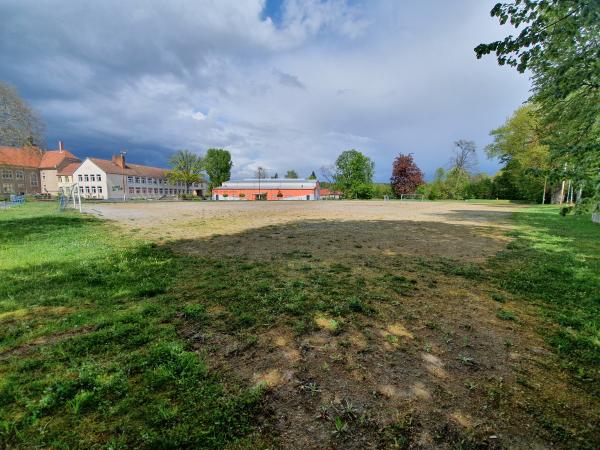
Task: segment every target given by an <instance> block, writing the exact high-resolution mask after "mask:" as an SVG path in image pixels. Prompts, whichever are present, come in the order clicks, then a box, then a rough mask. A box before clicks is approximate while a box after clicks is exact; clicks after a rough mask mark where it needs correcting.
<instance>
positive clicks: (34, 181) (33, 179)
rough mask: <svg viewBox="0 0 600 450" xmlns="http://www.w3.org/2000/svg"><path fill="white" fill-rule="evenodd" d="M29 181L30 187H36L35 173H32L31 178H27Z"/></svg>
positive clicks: (36, 178)
mask: <svg viewBox="0 0 600 450" xmlns="http://www.w3.org/2000/svg"><path fill="white" fill-rule="evenodd" d="M29 180H30V181H31V185H32V186H37V185H38V176H37V173H32V174H31V177H30V178H29Z"/></svg>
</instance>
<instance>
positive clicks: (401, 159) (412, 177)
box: [390, 153, 425, 196]
mask: <svg viewBox="0 0 600 450" xmlns="http://www.w3.org/2000/svg"><path fill="white" fill-rule="evenodd" d="M424 182H425V181H424V180H423V172H421V169H419V167H418V166H417V165H416V164H415V162H414V160H413V156H412V153H409V154H407V155H403V154H402V153H400V154H399V155H398V156H396V159H394V163H393V165H392V177H391V178H390V184H391V186H392V190H393V191H394V194H396V195H397V196H400V195H402V194H413V193H414V192H415V191H416V189H417V187H419V186H420V185H422V184H423V183H424Z"/></svg>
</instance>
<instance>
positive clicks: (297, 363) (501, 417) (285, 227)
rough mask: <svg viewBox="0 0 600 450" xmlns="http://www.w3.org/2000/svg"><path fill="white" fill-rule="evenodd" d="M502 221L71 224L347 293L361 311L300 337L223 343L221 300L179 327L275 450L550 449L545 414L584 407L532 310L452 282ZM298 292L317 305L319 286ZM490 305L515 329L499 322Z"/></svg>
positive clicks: (396, 218) (338, 215) (372, 216)
mask: <svg viewBox="0 0 600 450" xmlns="http://www.w3.org/2000/svg"><path fill="white" fill-rule="evenodd" d="M516 208H518V206H514V205H493V204H474V203H463V202H405V203H401V202H396V201H387V202H384V201H369V202H358V201H352V202H347V201H322V202H279V203H275V202H274V203H254V202H252V203H249V202H248V203H241V202H240V203H233V202H231V203H226V202H223V203H214V202H205V203H200V202H198V203H150V204H128V205H121V204H94V205H88V206H86V211H88V212H91V213H93V214H96V215H98V216H101V217H103V218H105V219H109V220H113V221H116V222H117V223H118V224H120V225H121V226H124V227H125V228H124V230H125V232H126V233H131V235H132V237H133V236H135V237H136V238H140V237H141V238H144V239H154V240H156V241H158V242H163V243H165V244H167V245H169V246H171V247H172V248H173V249H174V250H175V251H176V252H180V253H182V254H187V255H194V256H200V257H206V258H210V259H211V260H213V261H224V262H226V264H225V266H228V265H231V266H233V265H234V264H236V262H238V261H256V262H257V263H260V264H267V265H268V266H269V267H275V268H276V269H274V270H275V272H271V273H270V275H269V276H270V278H269V279H268V282H269V286H268V287H267V288H266V290H265V293H266V294H269V293H271V292H276V291H277V289H279V287H278V286H279V285H282V284H285V285H289V286H294V285H295V283H299V284H298V285H304V286H308V285H307V284H306V283H312V281H313V280H317V281H318V280H319V277H318V276H317V277H316V278H314V277H313V278H310V276H306V275H305V273H306V272H303V271H306V270H313V272H312V274H314V273H315V271H316V272H317V273H323V274H327V276H328V277H329V279H330V280H333V282H332V284H330V285H329V286H330V287H329V288H326V287H324V288H323V292H325V294H324V295H326V296H328V295H337V289H338V288H337V287H336V286H343V287H344V288H346V289H347V287H348V286H353V283H358V284H356V286H357V287H356V293H357V295H359V296H360V297H361V298H363V299H364V301H365V302H366V304H368V305H370V306H369V307H370V308H371V310H370V312H369V313H368V314H365V313H362V314H351V315H350V316H345V317H342V316H334V315H331V314H321V313H318V312H308V313H306V315H308V320H309V321H311V323H310V324H309V325H308V326H307V327H306V329H304V330H303V331H302V332H298V330H297V329H295V328H294V327H296V325H294V324H295V323H296V322H294V321H293V320H292V319H290V317H284V316H281V317H280V316H278V315H274V316H269V317H270V318H269V319H268V320H266V321H265V325H261V326H256V327H255V328H253V329H252V332H251V334H250V335H249V334H248V333H247V332H239V331H230V330H231V328H230V323H231V322H232V321H235V320H236V317H235V312H234V309H235V308H234V307H235V299H228V300H227V302H226V303H223V302H221V303H218V302H216V303H214V304H213V305H212V306H210V308H209V314H210V323H211V327H210V329H208V330H207V329H206V327H205V326H204V325H202V326H200V325H198V324H195V323H194V322H193V321H191V322H188V323H186V324H185V325H184V326H183V327H182V330H181V334H182V336H184V337H185V338H186V339H188V340H189V342H190V345H191V347H192V348H195V349H196V350H197V351H198V352H199V353H200V354H202V355H207V354H208V355H209V358H208V361H209V364H210V365H211V366H212V367H213V368H215V369H216V370H218V371H220V372H221V373H225V374H229V375H230V376H232V377H233V378H234V379H236V380H238V381H241V383H245V384H247V385H248V386H251V385H258V384H262V385H265V386H267V387H268V396H267V400H266V407H265V417H264V418H262V419H261V420H262V422H263V423H264V433H265V434H267V435H268V436H271V437H274V439H275V443H276V444H275V446H276V447H277V448H290V449H293V448H556V447H562V446H561V445H558V446H557V445H555V444H554V443H553V441H552V439H553V437H552V434H551V433H549V432H548V431H547V429H548V428H549V426H548V423H550V424H551V425H550V428H551V429H553V427H554V428H556V429H561V428H560V427H561V426H563V425H564V424H562V423H561V417H562V416H561V415H562V414H564V412H561V410H560V408H564V410H562V411H566V410H568V411H569V414H570V415H571V418H572V417H578V416H581V417H582V418H581V422H582V423H584V421H585V420H588V419H586V411H587V410H588V409H589V408H590V406H589V405H588V404H586V401H584V400H582V401H579V399H580V398H581V399H582V398H583V397H580V396H579V394H578V393H577V392H572V390H571V389H570V387H569V385H568V381H567V380H566V378H565V376H564V373H562V372H561V371H560V369H559V368H558V367H557V364H556V362H554V361H553V360H552V358H551V352H550V351H549V350H548V348H547V346H545V344H544V343H543V341H542V340H541V338H540V337H539V336H538V335H537V334H536V333H535V331H534V330H535V329H536V327H539V326H540V323H539V322H538V318H537V317H536V314H535V311H534V310H533V309H532V308H531V307H529V306H526V305H523V304H521V303H519V302H513V301H511V299H510V298H506V299H504V300H503V301H502V304H500V303H499V302H498V301H495V300H494V299H493V296H494V293H495V292H496V288H494V287H493V286H491V285H489V284H486V282H484V281H479V280H478V279H477V278H476V277H472V278H471V277H469V276H466V277H465V276H462V275H460V276H457V275H456V273H458V272H457V271H460V270H463V269H462V267H467V269H466V270H470V269H468V268H469V267H475V268H476V267H478V266H479V265H481V264H483V263H484V262H485V260H486V259H487V258H490V257H493V256H494V255H495V254H496V252H498V251H500V250H502V249H503V248H505V246H506V244H507V242H508V240H509V239H508V238H507V236H506V231H507V230H509V229H510V228H511V222H510V220H509V216H510V214H511V213H512V212H513V211H515V210H516ZM227 261H229V264H227ZM243 269H245V268H243ZM236 270H237V269H236ZM455 272H456V273H455ZM309 274H310V272H309ZM228 276H231V275H228ZM257 276H258V277H261V276H262V275H261V274H260V273H259V274H258V275H257ZM230 279H231V280H232V283H233V279H232V278H230ZM265 282H266V281H265ZM218 283H219V281H218V280H217V284H218ZM225 283H227V281H225ZM286 283H287V284H286ZM302 283H305V284H302ZM324 286H327V285H324ZM331 286H333V287H331ZM249 288H250V286H249ZM219 289H220V288H219ZM302 289H305V290H307V291H309V290H310V289H312V290H313V291H311V292H315V293H316V294H315V295H319V294H318V293H319V289H321V288H319V287H318V286H317V287H315V286H312V285H310V288H308V287H307V288H302ZM302 289H301V290H302ZM327 289H328V290H327ZM339 289H342V287H340V288H339ZM217 292H218V291H217ZM343 295H345V294H343ZM189 296H190V297H191V298H195V297H198V298H204V299H206V300H205V301H208V302H209V305H210V302H211V300H210V293H208V292H206V289H205V288H198V287H197V286H196V285H194V283H193V282H191V284H190V288H189ZM282 301H287V299H283V300H282ZM228 308H234V309H232V310H228ZM257 308H258V306H257ZM505 308H507V309H509V310H511V311H513V312H515V313H516V314H517V316H518V320H501V318H499V316H498V314H499V312H500V311H501V310H502V309H505ZM257 311H258V310H257ZM257 314H261V313H260V312H257ZM296 314H299V315H302V314H303V313H302V312H296ZM272 317H275V318H274V319H273V318H272ZM294 320H295V319H294ZM302 320H307V318H306V317H304V318H303V319H302ZM555 405H559V406H555ZM564 426H565V427H566V426H567V425H564ZM258 439H259V440H258V441H257V442H259V443H260V442H262V441H261V439H262V438H258ZM268 442H271V441H270V440H268ZM259 443H257V444H256V447H260V446H261V445H259ZM577 444H578V445H579V444H581V443H577ZM269 445H270V444H269Z"/></svg>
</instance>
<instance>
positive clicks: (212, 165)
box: [204, 148, 233, 191]
mask: <svg viewBox="0 0 600 450" xmlns="http://www.w3.org/2000/svg"><path fill="white" fill-rule="evenodd" d="M232 166H233V163H232V162H231V154H230V153H229V152H228V151H227V150H224V149H221V148H209V149H208V150H207V151H206V156H205V157H204V169H205V170H206V174H207V175H208V178H209V182H208V188H209V189H210V190H211V191H212V190H213V188H215V187H218V186H221V185H222V184H223V182H225V181H228V180H229V179H230V178H231V167H232Z"/></svg>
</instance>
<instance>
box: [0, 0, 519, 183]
mask: <svg viewBox="0 0 600 450" xmlns="http://www.w3.org/2000/svg"><path fill="white" fill-rule="evenodd" d="M495 2H496V0H491V1H487V0H456V1H447V0H426V1H419V2H416V1H401V0H171V1H168V2H167V1H164V0H103V1H91V0H2V1H0V17H2V18H3V26H2V27H1V28H0V80H2V81H4V82H8V83H10V84H12V85H14V86H15V87H16V88H17V89H18V91H19V93H20V94H21V96H22V97H23V98H25V99H26V100H27V101H28V102H29V103H30V104H31V105H32V107H33V108H34V109H35V110H36V111H37V112H38V113H39V115H40V116H41V118H42V119H43V121H44V122H45V123H46V129H47V132H46V140H47V143H48V147H49V148H56V147H57V141H58V140H59V139H60V140H63V141H64V142H65V147H66V148H67V149H69V150H71V151H72V152H74V153H75V154H76V155H77V156H79V157H81V158H84V157H86V156H96V157H104V158H110V156H111V155H112V154H116V153H118V152H119V151H121V150H126V151H127V158H128V160H129V161H131V162H136V163H140V164H149V165H158V166H165V165H166V164H167V161H168V159H169V156H170V155H171V154H172V153H173V152H175V151H177V150H180V149H188V150H190V151H193V152H196V153H200V154H202V153H204V152H205V151H206V150H207V149H208V148H226V149H228V150H229V151H230V152H231V154H232V159H233V163H234V167H233V177H234V178H242V177H248V176H252V175H253V173H254V171H255V170H256V168H257V167H258V166H262V167H265V168H266V169H267V171H268V172H269V173H270V174H274V173H276V172H277V173H279V175H280V176H281V175H282V174H284V173H285V172H286V171H287V170H288V169H294V170H296V171H297V172H298V173H299V174H300V176H307V175H309V174H310V172H311V171H313V170H314V171H315V172H316V173H317V175H320V169H321V167H329V166H332V165H333V163H334V162H335V159H336V158H337V156H338V155H339V154H340V153H341V152H342V151H344V150H348V149H352V148H354V149H357V150H360V151H362V152H363V153H365V154H366V155H368V156H369V157H370V158H371V159H372V160H373V161H374V162H375V180H376V181H382V182H383V181H388V180H389V177H390V172H391V165H392V162H393V159H394V157H395V156H396V155H397V154H398V153H413V155H414V158H415V161H416V162H417V164H418V165H419V167H421V169H422V170H423V171H424V172H425V174H426V176H427V177H428V178H431V176H432V175H433V173H434V171H435V169H436V168H437V167H445V166H446V165H447V163H448V160H449V158H450V155H451V152H452V147H453V142H454V141H455V140H457V139H469V140H473V141H475V143H476V144H477V146H478V148H479V170H480V171H483V172H488V173H494V172H495V171H496V170H497V169H498V164H497V162H495V161H490V160H488V159H487V158H486V157H485V154H484V153H483V148H484V147H485V145H487V144H488V143H489V142H491V138H490V136H489V131H490V130H491V129H493V128H496V127H498V126H500V125H501V124H502V123H503V122H504V121H505V120H506V118H507V117H508V116H510V114H511V113H512V112H513V111H514V110H515V109H516V108H518V107H519V106H520V105H521V104H522V103H523V102H524V101H526V100H527V97H528V95H529V89H530V81H529V79H528V77H527V76H526V75H521V74H518V73H517V72H516V71H515V70H513V69H510V68H507V67H500V66H498V65H497V63H496V61H495V59H494V58H493V57H487V58H483V59H481V60H477V59H476V57H475V54H474V52H473V48H474V47H475V46H476V45H478V44H479V43H482V42H489V41H492V40H496V39H499V38H502V37H504V36H505V35H506V34H507V33H510V31H511V30H509V29H508V28H506V27H501V26H500V25H498V23H497V20H496V19H494V18H491V17H490V14H489V11H490V10H491V8H492V7H493V4H494V3H495Z"/></svg>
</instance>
